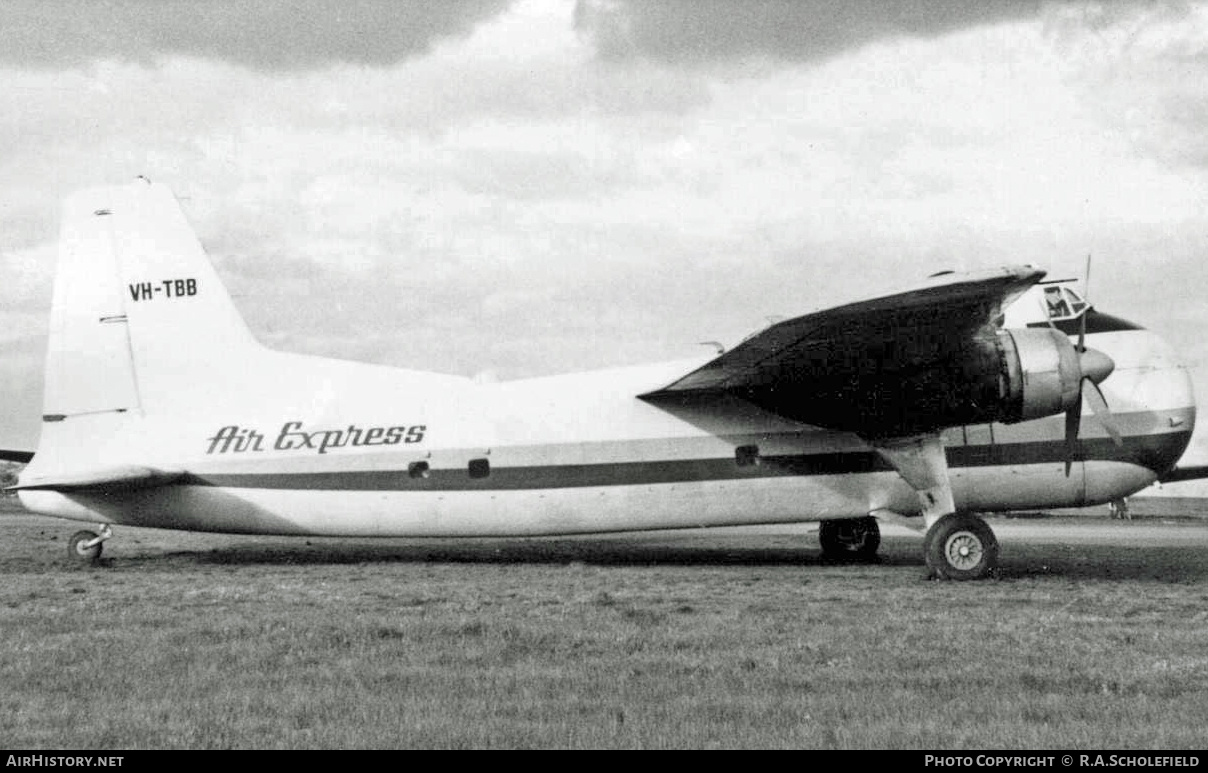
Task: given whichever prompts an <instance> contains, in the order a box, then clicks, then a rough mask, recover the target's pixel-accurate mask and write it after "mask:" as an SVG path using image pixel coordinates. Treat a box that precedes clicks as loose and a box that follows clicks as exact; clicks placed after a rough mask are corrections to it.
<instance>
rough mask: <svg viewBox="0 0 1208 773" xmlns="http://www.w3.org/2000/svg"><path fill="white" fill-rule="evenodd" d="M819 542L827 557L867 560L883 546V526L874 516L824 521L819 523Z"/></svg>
mask: <svg viewBox="0 0 1208 773" xmlns="http://www.w3.org/2000/svg"><path fill="white" fill-rule="evenodd" d="M818 543H819V544H820V545H821V546H822V554H823V555H824V556H826V557H827V558H837V559H843V560H847V561H852V560H856V561H867V560H869V559H871V558H873V557H874V556H876V554H877V548H879V547H881V528H880V527H879V526H878V525H877V519H876V518H873V517H872V516H868V517H865V518H840V519H835V520H830V521H823V522H822V523H820V524H818Z"/></svg>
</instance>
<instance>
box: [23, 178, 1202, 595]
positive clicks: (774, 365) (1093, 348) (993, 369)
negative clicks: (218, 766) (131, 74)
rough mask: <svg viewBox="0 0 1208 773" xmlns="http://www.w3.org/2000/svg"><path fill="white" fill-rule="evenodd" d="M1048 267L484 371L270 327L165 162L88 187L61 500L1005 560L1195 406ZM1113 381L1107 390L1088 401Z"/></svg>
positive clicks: (136, 509)
mask: <svg viewBox="0 0 1208 773" xmlns="http://www.w3.org/2000/svg"><path fill="white" fill-rule="evenodd" d="M1044 276H1045V272H1044V271H1042V270H1041V269H1039V268H1036V267H1035V266H1031V265H1024V266H1012V267H1005V268H999V269H994V270H987V271H980V272H976V273H968V274H954V273H943V274H940V275H937V276H934V277H931V278H930V279H928V280H927V281H925V282H924V283H922V284H920V285H919V286H917V287H914V288H910V289H906V290H904V291H902V292H898V293H895V294H892V295H885V296H882V297H877V298H872V299H869V300H864V301H860V302H856V303H851V304H847V305H842V306H838V307H835V308H831V309H827V310H824V311H819V312H814V313H809V314H805V315H803V316H798V317H795V318H792V319H787V320H784V321H780V322H777V323H775V324H772V325H770V326H769V327H767V328H765V329H763V330H761V331H759V332H757V333H755V334H753V335H752V336H750V337H748V338H747V339H746V340H744V341H743V342H741V343H740V344H738V345H736V346H734V347H733V348H731V349H730V350H728V351H724V352H720V353H718V352H715V351H710V352H709V353H708V354H707V355H706V356H702V357H698V358H696V359H694V360H690V361H680V362H669V363H661V364H656V365H644V366H639V367H625V368H615V369H610V370H602V371H596V372H588V373H576V374H571V375H562V376H550V377H542V378H532V379H522V380H516V381H508V382H499V383H479V382H477V381H475V380H473V379H469V378H463V377H460V376H450V375H442V374H436V373H427V372H420V371H414V370H406V369H396V368H390V367H386V366H382V365H373V364H364V363H356V362H349V361H345V360H337V359H327V358H321V357H313V356H303V355H298V354H289V353H284V352H279V351H274V350H270V349H267V348H265V347H264V346H262V345H261V344H260V343H258V342H257V341H256V340H255V339H254V338H253V336H252V335H251V333H250V332H249V330H248V328H247V326H246V325H245V323H244V321H243V319H242V317H241V316H240V314H239V313H238V311H237V310H236V308H235V306H234V305H233V303H232V302H231V299H230V297H229V295H228V294H227V291H226V289H225V288H224V287H223V284H222V282H221V281H220V280H219V278H218V275H217V274H216V272H215V270H214V268H213V266H212V265H211V263H210V261H209V259H208V258H207V257H206V255H205V252H204V251H203V249H202V247H201V245H200V243H199V242H198V240H197V238H196V236H195V235H194V233H193V231H192V229H191V228H190V227H189V225H188V223H187V222H186V220H185V217H184V214H183V213H182V211H181V208H180V206H179V204H178V203H177V201H176V199H175V197H174V196H173V194H172V193H171V192H170V191H169V190H168V189H167V188H166V187H164V186H162V185H158V184H152V183H150V182H148V181H146V180H145V179H142V178H140V179H138V180H136V181H134V182H132V183H130V184H128V185H124V186H115V187H108V188H100V189H95V190H88V191H84V192H81V193H78V194H76V195H74V196H72V197H70V198H69V199H68V200H67V202H66V203H65V207H64V220H63V227H62V233H61V239H60V249H59V265H58V271H57V274H56V280H55V287H54V296H53V304H52V311H51V325H50V338H49V350H48V353H47V358H46V379H45V393H44V407H43V415H42V425H41V440H40V442H39V444H38V447H37V448H36V449H9V450H7V451H5V452H3V453H0V456H2V457H4V458H8V459H15V460H18V461H24V462H28V465H27V466H26V467H25V469H24V470H23V471H22V473H21V475H20V478H19V481H18V483H17V485H16V486H15V488H16V489H17V490H18V492H19V495H20V498H21V501H22V503H23V504H24V506H25V507H26V508H28V509H29V510H31V511H33V512H36V513H44V514H47V515H53V516H58V517H61V518H66V519H71V520H75V521H85V522H89V523H92V524H95V529H96V530H95V531H92V530H86V531H80V532H78V533H77V534H76V535H75V536H74V537H73V538H72V540H71V542H70V553H71V554H72V555H73V556H75V557H77V558H80V559H84V560H95V559H96V558H97V557H98V556H99V555H100V552H101V547H102V543H103V542H104V540H106V539H108V538H110V537H111V536H112V526H113V525H130V526H150V527H158V528H168V529H187V530H198V531H209V532H227V533H242V534H281V535H323V536H357V537H369V536H375V537H483V536H491V537H505V536H508V537H529V536H541V535H570V534H592V533H604V532H620V531H639V530H651V529H676V528H697V527H708V526H732V525H740V524H782V523H798V522H819V527H818V535H819V541H820V544H821V549H822V551H823V552H824V553H825V554H827V555H831V556H838V557H846V558H851V559H867V558H871V557H872V556H874V555H875V553H876V551H877V549H878V547H879V544H880V530H879V527H878V521H879V520H883V519H892V520H893V521H894V522H896V523H903V524H907V525H912V526H914V527H915V528H916V529H917V530H918V531H920V532H922V533H923V535H924V536H923V556H924V559H925V561H926V564H927V566H928V567H929V568H930V571H931V574H932V575H934V576H936V577H940V578H948V579H956V580H963V579H974V578H979V577H983V576H985V575H987V574H988V573H990V572H992V571H993V570H994V568H995V566H996V562H997V558H998V553H999V549H998V543H997V541H996V539H995V536H994V533H993V531H992V530H991V529H990V528H989V526H988V525H987V523H986V521H985V520H984V519H982V518H981V517H979V516H978V515H976V513H980V512H994V511H1008V510H1018V509H1025V508H1026V509H1037V508H1056V507H1071V506H1082V505H1090V504H1095V503H1104V502H1110V501H1113V500H1118V499H1120V498H1122V497H1125V496H1128V495H1130V494H1132V493H1134V492H1136V491H1139V490H1140V489H1143V488H1145V487H1146V486H1149V485H1150V484H1152V483H1153V482H1155V481H1157V480H1160V479H1163V478H1166V479H1172V478H1175V477H1178V476H1180V475H1182V476H1184V477H1191V476H1195V475H1198V474H1200V473H1202V472H1203V471H1202V470H1194V469H1193V470H1175V464H1176V462H1177V461H1178V459H1179V457H1180V456H1181V455H1182V453H1183V451H1184V450H1185V449H1186V447H1187V445H1188V442H1189V440H1190V437H1191V432H1192V428H1193V425H1194V423H1195V404H1194V399H1193V396H1192V387H1191V382H1190V380H1189V377H1188V374H1187V371H1186V370H1185V369H1184V367H1183V366H1182V365H1181V364H1180V363H1179V362H1178V359H1177V358H1176V356H1175V353H1174V352H1173V351H1172V349H1171V347H1170V346H1168V345H1167V344H1166V343H1165V342H1163V341H1162V340H1161V339H1160V338H1159V337H1158V336H1157V335H1155V334H1154V333H1152V332H1150V331H1147V330H1145V329H1143V328H1142V327H1140V326H1139V325H1136V324H1134V323H1132V322H1129V321H1127V320H1124V319H1120V318H1118V317H1115V316H1111V315H1109V314H1105V313H1102V312H1099V311H1098V310H1096V309H1095V308H1093V307H1092V306H1091V305H1089V304H1088V303H1087V302H1086V301H1085V300H1084V299H1083V298H1082V297H1080V296H1079V295H1078V294H1077V293H1076V292H1075V291H1074V290H1073V289H1072V288H1071V287H1070V286H1068V284H1067V283H1046V282H1044V281H1043V279H1044ZM1084 406H1086V407H1087V408H1089V410H1088V411H1085V413H1086V415H1085V416H1084Z"/></svg>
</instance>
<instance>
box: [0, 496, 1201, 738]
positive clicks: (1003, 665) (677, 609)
mask: <svg viewBox="0 0 1208 773" xmlns="http://www.w3.org/2000/svg"><path fill="white" fill-rule="evenodd" d="M0 524H2V525H3V527H4V536H3V538H2V539H0V688H2V689H0V747H7V748H30V747H37V748H56V747H58V748H62V747H71V748H82V749H88V748H95V749H100V748H119V749H133V748H228V747H234V748H311V747H319V748H346V747H391V748H393V747H405V748H423V747H452V748H461V747H474V748H489V747H506V748H519V747H540V748H559V747H574V748H582V747H593V748H665V747H671V748H684V747H689V748H705V747H725V748H736V747H760V748H763V747H805V748H869V747H872V748H926V749H960V748H965V749H968V748H998V749H1020V748H1136V749H1148V748H1202V747H1203V746H1204V743H1205V739H1206V731H1205V730H1204V728H1205V727H1208V555H1206V554H1205V551H1204V549H1203V548H1202V547H1198V546H1195V547H1179V546H1176V547H1137V546H1133V547H1129V546H1128V544H1127V540H1123V541H1121V543H1120V544H1109V545H1099V544H1090V545H1081V546H1070V545H1060V544H1023V545H1021V544H1011V545H1009V546H1007V547H1006V548H1004V552H1003V565H1002V571H1001V573H1000V576H999V577H998V579H995V580H990V581H985V582H978V583H941V582H928V581H925V580H924V569H923V566H922V561H921V557H920V555H919V551H920V548H919V540H918V538H916V537H905V536H902V537H894V536H888V537H887V538H886V540H885V545H884V548H883V554H884V559H883V561H882V562H881V563H880V564H879V565H875V566H844V565H832V564H827V563H825V562H823V561H822V559H821V558H820V555H819V552H818V550H817V547H816V541H815V540H814V538H813V537H812V535H803V534H801V533H796V534H794V533H777V532H776V531H775V530H746V531H742V530H740V531H737V532H717V533H700V532H693V533H691V534H685V535H668V534H666V533H663V534H655V535H650V536H646V537H642V536H639V537H633V538H599V539H574V540H548V541H539V540H490V541H469V540H463V541H445V540H437V541H425V542H419V541H403V540H389V541H367V540H310V541H307V540H304V539H278V538H254V537H230V536H212V535H197V534H181V533H174V532H163V531H156V530H142V529H118V530H117V531H118V536H117V537H116V538H115V539H114V540H113V541H111V542H110V543H109V544H108V545H107V548H106V551H107V552H106V556H107V558H106V561H105V562H104V563H103V564H102V565H101V566H99V567H75V566H72V565H71V564H69V563H68V561H67V559H66V557H65V540H66V538H67V537H68V536H70V534H71V533H72V531H74V529H75V527H74V526H73V525H72V524H70V523H68V522H63V521H56V520H53V519H47V518H40V517H35V516H30V515H23V514H18V513H16V512H12V511H10V512H8V513H6V514H0ZM1120 527H1121V528H1123V529H1127V528H1129V527H1130V525H1128V524H1121V525H1120ZM1203 528H1205V529H1208V522H1206V523H1205V524H1204V526H1203Z"/></svg>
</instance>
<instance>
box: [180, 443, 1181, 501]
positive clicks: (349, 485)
mask: <svg viewBox="0 0 1208 773" xmlns="http://www.w3.org/2000/svg"><path fill="white" fill-rule="evenodd" d="M1189 439H1190V433H1189V432H1170V433H1163V434H1157V435H1137V436H1132V437H1126V438H1125V439H1124V444H1123V446H1116V445H1115V444H1114V443H1113V442H1112V441H1111V440H1109V439H1106V438H1104V439H1090V440H1083V441H1080V442H1079V443H1078V446H1077V450H1076V452H1075V456H1074V460H1073V461H1076V462H1081V461H1114V462H1126V463H1130V464H1136V465H1140V466H1143V467H1147V468H1149V469H1152V470H1154V472H1155V473H1157V474H1160V473H1163V472H1165V471H1166V470H1168V469H1169V468H1170V467H1171V466H1172V465H1173V464H1174V463H1175V461H1176V460H1177V459H1178V457H1179V455H1180V454H1181V453H1182V451H1183V449H1184V448H1185V447H1186V445H1187V443H1188V441H1189ZM947 454H948V464H949V466H950V467H952V468H953V469H962V468H977V467H995V466H1014V465H1025V464H1044V463H1056V462H1063V461H1065V458H1066V446H1065V441H1064V440H1060V441H1053V440H1045V441H1035V442H1028V443H1010V444H995V445H993V446H955V447H952V448H949V449H947ZM892 470H893V468H892V467H891V466H890V465H889V464H888V463H887V462H886V461H885V460H884V459H883V458H882V457H881V456H880V455H879V454H878V453H876V452H875V451H871V450H868V451H847V452H828V453H820V454H802V455H793V456H767V457H759V460H758V463H757V464H751V465H745V466H740V465H739V464H738V463H737V462H736V460H735V459H734V458H721V459H686V460H651V461H636V462H610V463H601V464H552V465H533V466H524V467H508V466H505V465H499V466H492V467H491V468H490V472H489V474H488V475H487V476H486V477H482V478H471V477H470V476H469V474H468V471H467V468H465V467H459V468H455V469H447V468H445V469H431V470H428V472H427V477H412V476H411V475H409V474H408V472H407V470H406V469H401V470H372V471H340V472H334V471H333V472H306V473H287V472H280V473H276V472H275V473H221V474H207V475H198V474H192V475H189V476H187V479H186V480H185V481H184V482H185V483H191V484H195V485H209V486H223V487H229V488H261V489H310V490H351V491H509V490H522V489H557V488H580V487H585V486H641V485H653V484H658V483H683V482H689V481H721V480H749V479H755V478H774V477H791V476H811V475H846V474H852V473H869V472H889V471H892Z"/></svg>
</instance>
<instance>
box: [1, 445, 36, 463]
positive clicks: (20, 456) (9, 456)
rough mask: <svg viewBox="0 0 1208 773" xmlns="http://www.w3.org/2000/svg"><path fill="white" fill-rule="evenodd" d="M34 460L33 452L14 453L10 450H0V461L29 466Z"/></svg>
mask: <svg viewBox="0 0 1208 773" xmlns="http://www.w3.org/2000/svg"><path fill="white" fill-rule="evenodd" d="M33 458H34V452H33V451H14V450H12V449H10V448H0V461H4V462H20V463H21V464H28V463H29V460H30V459H33Z"/></svg>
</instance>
